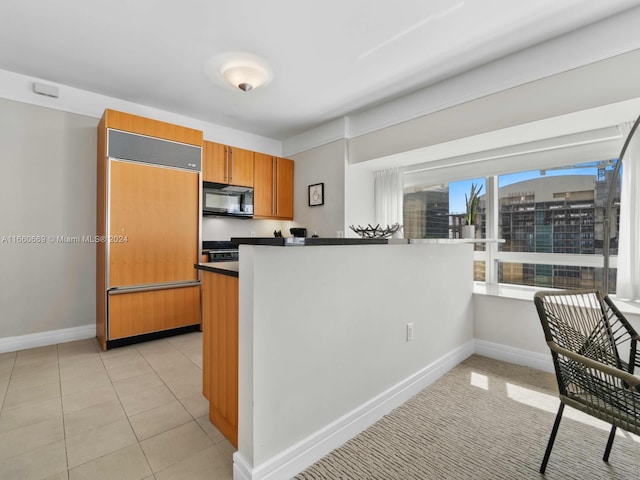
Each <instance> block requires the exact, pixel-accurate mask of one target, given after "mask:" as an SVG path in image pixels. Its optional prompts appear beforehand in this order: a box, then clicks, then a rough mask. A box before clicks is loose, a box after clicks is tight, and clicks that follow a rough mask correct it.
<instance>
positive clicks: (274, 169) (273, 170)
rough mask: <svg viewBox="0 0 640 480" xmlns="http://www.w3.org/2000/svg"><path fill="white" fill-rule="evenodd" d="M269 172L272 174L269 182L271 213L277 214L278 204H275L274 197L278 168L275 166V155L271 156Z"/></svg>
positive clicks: (276, 190) (276, 191)
mask: <svg viewBox="0 0 640 480" xmlns="http://www.w3.org/2000/svg"><path fill="white" fill-rule="evenodd" d="M271 174H272V175H273V181H272V182H271V215H277V213H278V204H277V201H278V199H277V198H276V197H277V193H278V189H277V183H278V178H277V174H278V169H277V166H276V159H275V157H272V158H271Z"/></svg>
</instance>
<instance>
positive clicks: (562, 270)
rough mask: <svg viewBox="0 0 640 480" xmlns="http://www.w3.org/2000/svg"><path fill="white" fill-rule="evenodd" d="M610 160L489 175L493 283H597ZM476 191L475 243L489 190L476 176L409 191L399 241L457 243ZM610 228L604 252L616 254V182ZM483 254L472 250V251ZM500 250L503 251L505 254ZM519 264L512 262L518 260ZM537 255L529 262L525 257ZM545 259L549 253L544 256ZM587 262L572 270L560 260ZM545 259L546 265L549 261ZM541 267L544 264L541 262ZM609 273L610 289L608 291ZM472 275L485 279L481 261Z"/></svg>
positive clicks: (482, 234)
mask: <svg viewBox="0 0 640 480" xmlns="http://www.w3.org/2000/svg"><path fill="white" fill-rule="evenodd" d="M615 162H616V160H611V161H602V162H594V163H590V164H582V165H575V166H568V167H562V168H554V169H547V170H532V171H526V172H518V173H513V174H508V175H501V176H498V177H497V181H498V212H499V213H498V218H497V222H498V225H497V231H498V232H499V234H498V237H499V238H501V239H504V240H505V243H501V244H499V246H498V250H499V252H505V253H504V254H503V255H502V256H503V257H506V256H507V255H508V257H509V261H504V260H503V261H499V263H498V279H497V281H498V282H499V283H510V284H518V285H530V286H538V287H552V288H592V287H600V286H601V285H602V270H603V269H602V267H601V266H600V265H601V263H600V264H598V263H597V262H595V263H594V261H593V260H591V259H593V258H594V257H596V256H600V258H601V255H602V252H603V239H604V228H603V220H604V215H605V207H606V202H607V195H608V191H609V182H610V177H611V174H612V172H613V168H614V167H615ZM472 184H475V185H476V187H481V188H482V190H481V194H480V201H479V207H478V215H477V219H476V237H478V238H484V237H485V235H486V233H485V232H486V214H485V212H486V207H487V201H488V197H487V195H489V194H490V192H487V189H486V184H487V183H486V179H484V178H476V179H467V180H464V181H457V182H451V183H449V184H440V185H435V186H425V187H421V188H412V189H410V190H407V191H405V195H404V235H405V237H407V238H460V231H461V226H462V225H463V224H464V220H463V219H464V213H465V194H466V195H468V194H469V192H470V190H471V186H472ZM615 188H616V195H615V201H614V210H613V212H612V215H611V218H612V222H611V223H612V226H611V237H610V238H611V242H610V243H611V254H612V255H616V254H617V245H618V220H619V215H618V212H619V199H620V183H619V182H618V183H617V185H616V187H615ZM484 249H485V245H484V244H477V245H476V250H477V251H482V250H484ZM506 252H509V253H508V254H507V253H506ZM520 253H522V254H525V255H521V256H522V257H523V258H522V260H520V259H518V254H520ZM532 253H535V254H545V255H544V256H543V255H537V256H534V257H535V258H536V260H535V261H534V260H532V258H534V257H532V256H531V255H530V254H532ZM549 254H554V255H553V256H552V257H550V256H549ZM569 255H571V256H575V255H580V256H591V259H589V260H585V261H584V262H582V263H584V265H580V263H581V261H580V260H579V259H581V258H585V257H577V258H578V260H576V259H575V258H576V257H572V258H571V261H570V262H566V263H567V264H562V262H563V259H567V258H568V256H569ZM550 258H553V261H551V260H549V259H550ZM543 262H546V263H543ZM615 273H616V272H615V269H611V271H610V287H611V288H610V289H611V290H612V291H615ZM474 277H475V280H477V281H484V280H485V265H484V261H476V262H475V268H474Z"/></svg>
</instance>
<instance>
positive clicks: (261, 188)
mask: <svg viewBox="0 0 640 480" xmlns="http://www.w3.org/2000/svg"><path fill="white" fill-rule="evenodd" d="M253 174H254V186H253V188H254V192H253V201H254V206H253V215H254V217H258V218H276V219H280V220H293V160H289V159H286V158H280V157H274V156H271V155H266V154H264V153H256V154H255V156H254V172H253Z"/></svg>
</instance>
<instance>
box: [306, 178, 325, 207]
mask: <svg viewBox="0 0 640 480" xmlns="http://www.w3.org/2000/svg"><path fill="white" fill-rule="evenodd" d="M318 205H324V183H315V184H313V185H309V206H310V207H315V206H318Z"/></svg>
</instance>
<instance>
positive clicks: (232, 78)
mask: <svg viewBox="0 0 640 480" xmlns="http://www.w3.org/2000/svg"><path fill="white" fill-rule="evenodd" d="M204 71H205V74H206V75H207V77H208V78H209V80H211V81H212V82H213V83H214V84H216V85H218V86H222V87H226V88H233V89H234V90H237V89H240V90H242V91H244V92H248V91H250V90H254V89H256V88H258V87H260V86H263V85H266V84H267V83H269V82H270V81H271V79H272V77H273V74H272V73H271V69H270V68H269V66H268V65H267V63H266V62H265V61H264V60H262V59H261V58H260V57H258V56H256V55H253V54H250V53H246V52H230V53H225V54H221V55H215V56H213V57H211V58H210V59H209V60H207V62H206V63H205V66H204Z"/></svg>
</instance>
